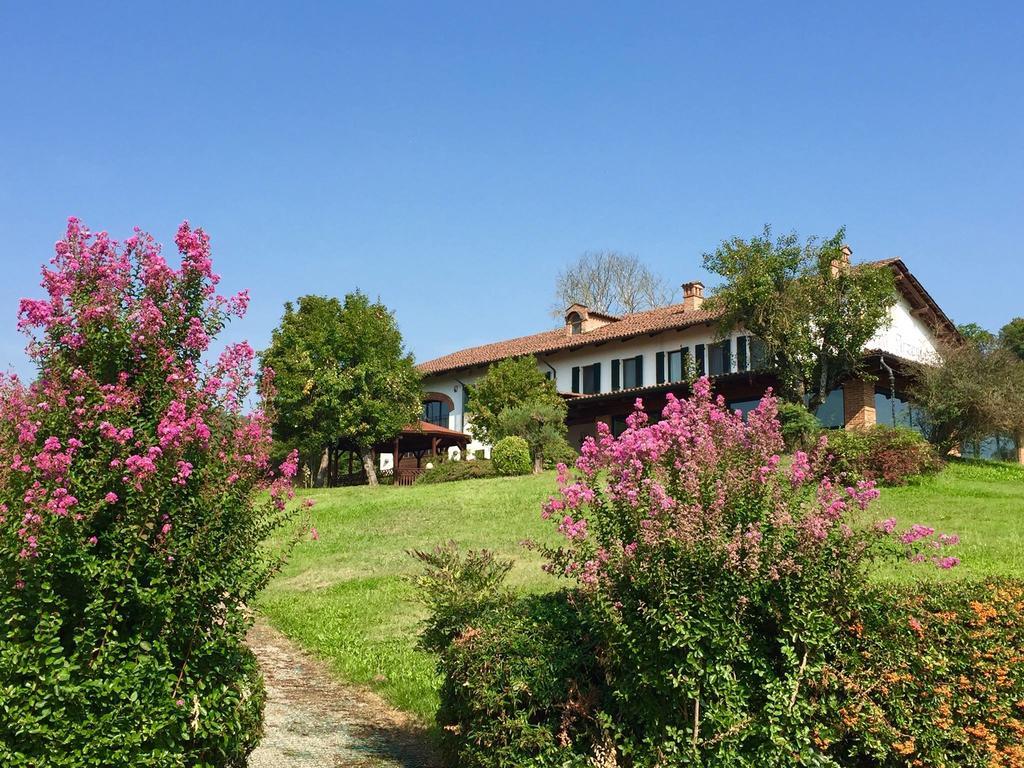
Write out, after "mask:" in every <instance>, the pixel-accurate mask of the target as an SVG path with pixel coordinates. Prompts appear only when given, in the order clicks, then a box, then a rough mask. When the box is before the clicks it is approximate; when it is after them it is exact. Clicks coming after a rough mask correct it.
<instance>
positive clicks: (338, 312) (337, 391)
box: [263, 291, 421, 485]
mask: <svg viewBox="0 0 1024 768" xmlns="http://www.w3.org/2000/svg"><path fill="white" fill-rule="evenodd" d="M263 365H264V366H266V367H270V368H273V369H274V371H275V373H276V374H277V378H276V381H277V386H278V394H277V397H276V399H275V404H276V405H277V407H278V412H279V418H278V420H277V423H276V424H275V436H276V437H277V438H278V439H280V440H282V441H294V442H296V443H297V444H300V445H303V446H304V447H306V448H307V450H309V449H315V450H317V451H320V450H322V449H323V448H330V449H333V450H334V451H335V452H337V451H338V450H339V449H341V448H348V449H351V450H354V451H356V452H357V453H358V454H359V456H360V457H361V459H362V462H363V468H364V469H365V470H366V476H367V480H368V482H369V483H370V485H376V484H377V473H376V468H375V467H374V462H373V446H374V445H376V444H377V443H380V442H382V441H385V440H388V439H390V438H392V437H394V436H395V435H397V434H398V432H399V431H401V429H402V427H404V426H406V425H407V424H409V423H411V422H414V421H416V420H417V418H418V417H419V413H420V408H421V390H420V379H419V374H418V373H417V372H416V368H415V366H414V364H413V359H412V355H410V354H409V353H408V352H406V351H405V347H404V344H403V341H402V334H401V332H400V331H399V329H398V325H397V324H396V323H395V318H394V316H393V315H392V314H391V312H390V311H389V310H388V308H387V307H385V306H384V305H383V304H380V303H371V302H370V300H369V299H368V298H367V296H366V295H365V294H363V293H361V292H360V291H355V292H354V293H350V294H348V295H347V296H345V301H344V303H341V302H339V301H338V300H337V299H333V298H327V297H323V296H303V297H302V298H300V299H299V306H298V309H297V310H296V309H295V308H294V307H293V306H292V305H291V304H290V303H289V304H286V305H285V314H284V317H283V318H282V319H281V324H280V326H279V327H278V328H277V329H276V330H275V331H274V335H273V338H272V340H271V345H270V348H269V349H268V350H267V351H266V352H265V353H264V354H263Z"/></svg>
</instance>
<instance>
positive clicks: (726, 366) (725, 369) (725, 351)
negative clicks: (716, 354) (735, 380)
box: [722, 339, 732, 373]
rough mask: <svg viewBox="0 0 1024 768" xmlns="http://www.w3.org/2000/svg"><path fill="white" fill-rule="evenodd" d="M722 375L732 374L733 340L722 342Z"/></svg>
mask: <svg viewBox="0 0 1024 768" xmlns="http://www.w3.org/2000/svg"><path fill="white" fill-rule="evenodd" d="M722 373H732V339H726V340H725V341H723V342H722Z"/></svg>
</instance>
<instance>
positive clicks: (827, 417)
mask: <svg viewBox="0 0 1024 768" xmlns="http://www.w3.org/2000/svg"><path fill="white" fill-rule="evenodd" d="M843 404H844V400H843V388H842V387H839V388H838V389H833V390H832V391H831V392H829V393H828V397H826V398H825V402H824V403H822V404H821V405H819V406H818V410H817V411H815V413H814V415H815V416H817V417H818V421H820V422H821V426H823V427H825V428H826V429H839V428H840V427H842V426H843V424H844V423H845V422H846V416H845V414H844V406H843Z"/></svg>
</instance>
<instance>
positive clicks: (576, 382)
mask: <svg viewBox="0 0 1024 768" xmlns="http://www.w3.org/2000/svg"><path fill="white" fill-rule="evenodd" d="M613 367H614V366H613ZM572 391H573V392H580V393H582V394H584V395H593V394H596V393H598V392H600V391H601V364H600V363H594V364H593V365H584V366H582V367H580V366H578V365H575V366H573V369H572Z"/></svg>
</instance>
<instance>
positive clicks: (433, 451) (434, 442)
mask: <svg viewBox="0 0 1024 768" xmlns="http://www.w3.org/2000/svg"><path fill="white" fill-rule="evenodd" d="M430 455H431V456H437V438H436V437H432V438H430Z"/></svg>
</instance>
